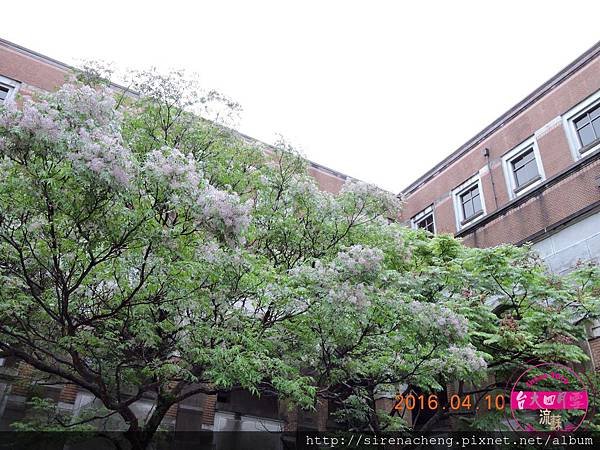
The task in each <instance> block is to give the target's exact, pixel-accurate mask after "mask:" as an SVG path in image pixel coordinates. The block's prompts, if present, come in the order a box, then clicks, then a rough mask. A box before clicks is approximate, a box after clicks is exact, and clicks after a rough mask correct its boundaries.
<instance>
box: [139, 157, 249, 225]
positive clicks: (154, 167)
mask: <svg viewBox="0 0 600 450" xmlns="http://www.w3.org/2000/svg"><path fill="white" fill-rule="evenodd" d="M143 171H144V173H145V175H146V176H147V177H148V178H149V179H150V180H153V181H155V182H157V183H159V184H160V185H161V186H164V187H165V188H166V189H167V192H168V195H169V202H170V203H171V204H172V205H173V206H175V205H184V206H186V207H189V208H190V210H191V211H192V212H194V213H195V216H196V221H197V222H198V223H202V224H208V225H210V226H211V227H213V228H217V229H221V230H223V231H224V232H225V234H226V236H231V235H239V234H240V233H241V232H243V230H244V229H245V228H246V227H247V226H248V224H249V222H250V208H251V203H250V202H246V203H242V202H241V201H240V199H239V197H238V195H237V194H235V193H229V192H226V191H222V190H220V189H217V188H215V187H214V186H211V185H210V184H208V183H206V182H205V180H204V179H203V176H202V172H201V170H200V168H199V167H198V164H197V162H196V160H195V158H194V155H192V154H191V153H190V154H188V155H184V154H183V153H182V152H181V151H180V150H178V149H176V148H169V147H163V148H161V149H160V150H155V151H153V152H151V153H149V154H148V156H147V158H146V161H145V162H144V165H143Z"/></svg>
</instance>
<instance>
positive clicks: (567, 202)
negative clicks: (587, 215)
mask: <svg viewBox="0 0 600 450" xmlns="http://www.w3.org/2000/svg"><path fill="white" fill-rule="evenodd" d="M599 175H600V158H598V157H595V159H594V160H593V161H591V163H590V164H587V165H583V166H581V167H580V169H579V170H578V171H576V172H574V173H573V174H571V175H569V176H568V177H566V178H564V179H563V180H561V181H559V182H557V183H556V184H553V185H551V186H549V187H548V188H547V189H545V190H543V191H542V192H541V193H539V194H538V195H536V196H533V197H532V198H530V199H529V200H527V201H525V203H522V204H520V205H518V206H516V207H514V208H509V209H507V210H506V212H505V213H504V214H501V215H499V216H498V217H496V218H494V219H493V220H492V221H490V222H489V223H485V224H483V225H481V226H478V227H476V228H475V230H474V231H473V232H471V233H469V234H467V235H465V236H464V238H463V239H464V242H465V244H467V245H470V246H474V247H492V246H495V245H498V244H501V243H509V244H518V243H521V242H522V241H525V240H527V239H528V238H530V237H531V236H533V235H534V234H535V233H538V232H542V231H544V230H545V229H546V227H548V226H550V225H552V224H555V223H558V222H560V221H561V220H563V219H565V218H567V217H569V216H570V215H574V214H577V213H578V212H579V211H581V210H582V209H583V208H585V207H587V206H589V205H591V204H594V203H595V202H598V201H600V189H599V188H598V186H597V181H596V177H598V176H599Z"/></svg>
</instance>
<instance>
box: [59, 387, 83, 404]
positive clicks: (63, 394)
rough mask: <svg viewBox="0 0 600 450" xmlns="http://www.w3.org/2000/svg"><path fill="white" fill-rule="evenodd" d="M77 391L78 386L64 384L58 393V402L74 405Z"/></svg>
mask: <svg viewBox="0 0 600 450" xmlns="http://www.w3.org/2000/svg"><path fill="white" fill-rule="evenodd" d="M78 391H79V387H78V386H76V385H74V384H66V385H65V386H64V387H63V388H62V390H61V391H60V396H59V397H58V400H59V401H61V402H64V403H71V404H74V403H75V399H76V398H77V392H78Z"/></svg>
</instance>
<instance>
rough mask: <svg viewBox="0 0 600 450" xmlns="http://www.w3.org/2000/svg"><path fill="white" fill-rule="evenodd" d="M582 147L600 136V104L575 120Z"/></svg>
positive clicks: (574, 123)
mask: <svg viewBox="0 0 600 450" xmlns="http://www.w3.org/2000/svg"><path fill="white" fill-rule="evenodd" d="M573 125H574V126H575V130H576V131H577V137H578V138H579V143H580V144H581V146H582V147H585V146H586V145H589V144H591V143H592V142H594V141H596V140H597V139H598V138H600V104H598V105H596V106H595V107H593V108H592V109H590V110H589V111H586V112H585V113H583V114H582V115H581V116H579V117H577V118H576V119H575V120H573Z"/></svg>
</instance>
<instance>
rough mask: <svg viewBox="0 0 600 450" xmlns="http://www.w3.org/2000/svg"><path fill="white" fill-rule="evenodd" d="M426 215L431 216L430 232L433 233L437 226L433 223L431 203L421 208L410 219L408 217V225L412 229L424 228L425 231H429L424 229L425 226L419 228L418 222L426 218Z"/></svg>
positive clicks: (433, 215)
mask: <svg viewBox="0 0 600 450" xmlns="http://www.w3.org/2000/svg"><path fill="white" fill-rule="evenodd" d="M428 216H431V220H432V222H433V232H431V231H430V233H433V234H435V233H436V230H437V227H436V224H435V214H434V213H433V205H429V206H428V207H427V208H425V209H424V210H422V211H421V212H419V213H418V214H415V215H414V216H413V218H412V219H410V226H411V228H412V229H414V230H419V229H422V230H425V231H429V230H426V229H425V228H419V226H418V223H419V222H421V221H423V220H424V219H426V218H427V217H428Z"/></svg>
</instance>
